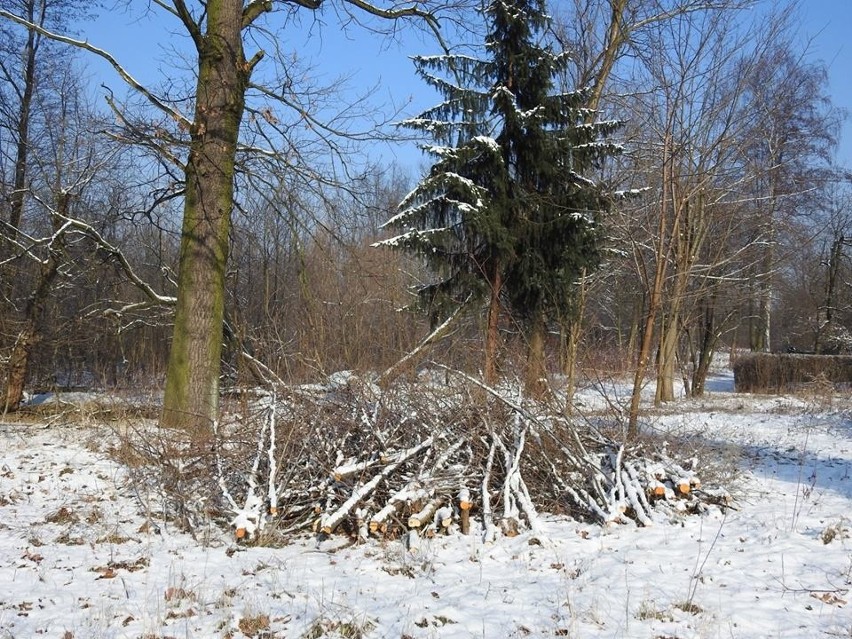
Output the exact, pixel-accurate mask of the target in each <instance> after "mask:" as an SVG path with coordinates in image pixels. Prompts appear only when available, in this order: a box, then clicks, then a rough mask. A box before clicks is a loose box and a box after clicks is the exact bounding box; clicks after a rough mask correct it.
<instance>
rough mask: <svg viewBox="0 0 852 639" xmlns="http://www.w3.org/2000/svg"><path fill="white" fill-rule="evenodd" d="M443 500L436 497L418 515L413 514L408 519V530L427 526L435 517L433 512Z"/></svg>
mask: <svg viewBox="0 0 852 639" xmlns="http://www.w3.org/2000/svg"><path fill="white" fill-rule="evenodd" d="M442 501H443V500H442V499H441V498H440V497H438V498H436V499H433V500H431V501H430V502H429V503H427V504H426V505H425V506H424V507H423V509H422V510H421V511H420V512H419V513H415V514H413V515H411V517H409V518H408V527H409V528H422V527H423V526H428V525H429V523H430V522H431V521H432V519H433V518H434V517H435V512H436V511H437V510H438V508H439V507H440V506H441V502H442Z"/></svg>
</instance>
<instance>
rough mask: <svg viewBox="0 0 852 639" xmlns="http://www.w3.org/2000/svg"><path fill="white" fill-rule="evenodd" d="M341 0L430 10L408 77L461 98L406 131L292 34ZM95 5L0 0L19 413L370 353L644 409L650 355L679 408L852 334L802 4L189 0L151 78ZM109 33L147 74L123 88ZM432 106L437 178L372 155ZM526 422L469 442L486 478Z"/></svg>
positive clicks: (3, 331)
mask: <svg viewBox="0 0 852 639" xmlns="http://www.w3.org/2000/svg"><path fill="white" fill-rule="evenodd" d="M474 4H475V3H474ZM327 5H328V6H329V7H330V6H332V5H333V8H334V11H335V12H336V13H335V15H334V16H330V15H327V16H326V18H327V19H340V20H341V21H342V23H347V24H348V23H349V22H353V23H356V24H357V23H362V24H363V25H364V28H367V29H372V30H374V31H375V32H376V37H377V38H378V37H406V34H408V35H410V34H411V33H413V32H415V31H416V32H419V33H421V34H424V33H425V34H427V35H428V36H429V38H430V40H429V41H430V42H431V45H430V46H431V50H429V49H427V50H425V51H424V52H423V56H422V57H419V58H417V59H416V60H415V65H414V67H413V68H412V75H414V74H415V72H417V73H419V75H420V76H421V78H422V80H424V81H425V82H426V83H427V84H428V85H430V86H432V87H435V88H437V89H438V91H439V92H440V93H441V95H443V96H444V97H445V98H446V101H445V102H443V103H442V104H440V105H438V106H436V107H435V108H434V109H430V110H429V111H427V112H425V113H422V114H416V115H414V116H412V117H409V118H408V119H407V120H405V121H404V122H403V124H404V126H403V127H402V128H400V127H393V126H391V121H392V120H394V118H395V117H396V114H395V113H394V112H392V111H390V110H389V111H388V112H387V113H379V114H378V115H377V113H376V111H375V107H374V105H373V103H372V102H370V101H369V100H367V99H366V98H364V100H363V101H362V100H361V99H360V98H353V97H352V96H353V95H367V94H368V93H369V92H368V90H367V89H366V88H362V89H363V90H361V91H360V92H359V91H358V90H357V89H358V88H357V87H356V88H355V89H356V91H355V92H354V93H353V92H352V88H351V87H349V88H347V87H344V86H343V85H342V84H338V83H334V84H330V85H328V86H322V85H321V84H319V83H320V82H321V78H320V74H319V73H318V72H314V73H315V75H311V74H312V71H311V67H310V64H311V62H308V63H307V64H305V68H301V67H300V64H302V63H301V62H299V61H298V60H296V58H294V57H292V56H290V52H289V50H288V42H287V41H286V38H285V37H284V35H285V34H286V33H287V29H288V28H296V26H297V25H298V20H299V19H300V18H299V16H301V15H303V14H307V15H310V12H319V11H322V10H323V9H324V8H327ZM91 10H92V9H91V8H90V5H89V3H87V2H82V1H80V0H0V49H2V63H0V74H1V75H0V195H1V196H2V197H0V207H2V208H0V213H2V215H0V218H2V219H0V278H2V279H0V285H2V295H0V367H2V369H3V374H2V379H3V395H2V398H3V399H2V402H3V412H4V414H5V413H8V412H10V411H15V410H18V409H20V408H22V407H26V405H27V402H26V394H25V391H26V392H30V393H32V392H39V391H44V390H60V389H70V388H86V389H101V388H108V389H119V390H133V391H140V390H142V391H146V392H151V393H156V392H158V391H160V390H164V399H163V404H162V413H161V417H160V423H161V425H162V426H164V427H177V428H180V429H183V430H185V431H186V432H187V433H189V434H191V436H193V437H196V438H199V439H205V438H209V437H211V436H213V434H214V431H215V429H216V427H217V423H218V421H219V419H220V414H221V409H220V397H221V394H222V390H223V389H225V390H229V391H231V390H235V389H249V388H258V387H261V388H264V389H266V390H267V391H272V390H274V391H276V392H280V391H281V389H282V388H289V387H292V386H294V385H298V384H305V383H310V382H324V381H325V380H327V379H328V377H329V375H331V374H332V373H335V372H336V371H342V370H346V371H355V372H356V373H357V374H358V375H359V376H360V377H362V378H363V379H376V380H378V381H379V382H380V385H381V386H383V387H385V388H387V387H388V386H390V385H392V384H393V383H394V382H399V383H406V384H407V383H408V382H409V381H411V380H414V379H417V374H418V373H424V371H432V372H435V371H438V374H439V375H447V376H449V375H450V374H451V373H452V374H456V373H458V374H461V375H463V376H464V377H465V379H466V380H468V381H472V382H473V383H475V384H476V383H479V384H481V386H482V389H484V390H482V389H480V390H481V394H482V397H486V396H487V395H488V393H489V392H490V390H491V389H493V388H495V387H499V386H500V385H503V384H506V385H510V386H511V385H515V384H517V385H518V386H519V387H522V388H523V389H524V394H525V396H526V397H528V398H536V399H539V400H541V401H548V400H549V399H550V398H553V397H558V398H560V400H559V401H560V402H562V406H563V407H564V408H565V412H566V413H570V403H571V402H570V398H571V394H572V392H573V389H574V387H575V386H576V385H577V384H579V383H583V382H584V381H588V380H600V379H606V378H611V377H616V376H625V375H626V376H630V377H631V378H632V379H633V380H634V381H633V385H634V392H633V395H632V401H631V403H630V405H629V406H625V407H624V415H625V417H626V424H627V429H626V430H627V433H628V435H629V436H631V437H634V436H637V435H638V434H639V430H640V428H639V418H640V411H641V406H640V391H641V389H642V388H643V386H644V385H645V384H646V380H647V379H649V378H655V379H656V400H655V401H656V403H657V404H661V403H665V402H669V401H672V400H673V399H674V398H675V394H676V392H675V389H676V387H677V386H679V385H681V384H682V386H683V387H684V388H685V389H686V393H687V394H688V395H693V396H699V395H701V394H702V393H703V392H704V390H705V385H706V380H707V374H708V371H709V369H710V364H711V362H712V360H713V357H714V355H715V354H717V353H719V352H720V351H723V352H725V354H726V355H727V354H728V353H734V352H736V351H737V350H738V349H747V350H750V351H757V352H768V351H778V350H786V349H788V348H795V349H798V350H799V351H807V352H814V353H820V354H848V353H849V352H850V350H852V333H850V329H852V312H851V311H852V288H851V287H850V285H849V283H850V281H851V280H850V256H849V251H848V248H849V244H850V242H849V239H848V238H849V237H850V235H852V227H850V224H852V217H850V206H849V204H850V190H849V181H850V173H849V171H848V169H846V168H844V167H838V166H836V165H835V164H834V162H833V157H834V151H835V148H836V144H837V136H838V134H839V128H840V124H841V122H842V119H843V116H844V114H843V113H841V112H839V111H838V110H837V109H836V108H835V107H834V106H833V105H832V103H831V100H830V98H829V96H828V94H827V80H826V68H825V63H824V62H823V61H821V60H819V59H816V58H814V56H812V55H811V54H810V52H809V51H808V46H807V42H805V41H803V40H802V36H801V34H800V33H798V32H797V30H796V25H797V17H796V16H797V14H796V8H795V5H794V4H792V3H790V4H785V3H772V4H770V3H763V2H757V1H752V0H719V1H715V2H706V1H704V0H701V1H698V0H666V1H665V2H655V3H648V2H644V1H643V0H608V1H607V2H593V1H588V0H571V1H570V2H569V1H566V2H559V3H554V4H553V6H551V7H545V6H544V4H543V3H542V2H536V1H521V0H516V1H514V2H509V1H508V0H506V1H505V2H500V1H498V2H493V3H490V4H489V5H488V6H487V8H486V9H485V10H482V11H479V10H477V7H476V6H472V5H471V6H468V5H467V4H466V3H465V2H463V1H459V2H453V1H452V0H449V1H446V2H442V1H439V0H430V1H429V2H420V3H416V4H412V5H411V6H400V5H396V4H393V5H387V6H385V5H384V4H382V3H378V4H367V3H363V2H360V1H357V2H356V1H355V0H339V1H336V2H332V0H325V1H324V0H294V1H293V2H269V1H258V0H254V1H250V2H244V1H241V0H209V1H208V2H206V3H195V2H189V1H185V0H172V1H171V2H166V1H165V0H162V1H157V2H154V3H151V7H150V11H151V12H152V13H156V14H162V15H161V16H160V18H159V19H162V20H163V21H164V22H167V23H168V24H169V25H170V28H172V29H177V30H181V32H182V33H185V34H186V35H187V37H188V38H189V40H190V41H191V43H192V46H193V48H194V52H193V53H194V55H195V57H194V60H193V64H194V65H195V66H193V67H192V68H191V69H189V70H187V69H183V68H180V69H178V68H175V69H174V72H175V74H174V75H172V76H169V77H164V78H163V79H162V83H161V84H157V85H147V86H143V85H141V84H139V83H138V82H136V80H134V79H133V78H131V77H130V76H129V75H127V74H126V73H125V72H124V71H123V69H122V68H121V60H117V59H114V58H113V57H112V55H111V54H110V53H109V52H105V51H102V50H100V49H97V48H96V47H95V40H94V39H93V38H91V39H90V38H88V37H87V34H86V32H85V29H86V27H85V24H86V23H85V18H86V16H87V13H88V12H89V11H91ZM548 10H549V11H548ZM548 13H549V14H550V15H552V19H548V18H547V17H546V15H547V14H548ZM518 16H521V17H520V18H519V17H518ZM294 25H296V26H294ZM350 27H351V25H350ZM75 34H76V35H75ZM387 54H388V55H393V53H392V52H391V51H388V53H387ZM432 54H435V55H432ZM90 56H97V57H99V58H101V59H106V60H107V61H108V62H109V63H110V64H111V65H113V66H114V67H115V68H116V69H118V70H119V72H120V73H122V74H123V78H124V80H125V82H126V86H125V87H123V88H121V89H119V88H118V87H114V88H112V89H107V90H105V91H104V90H99V91H98V93H99V94H100V95H102V97H104V98H105V106H104V103H101V102H100V101H97V102H93V101H92V97H91V96H92V90H91V87H89V86H88V85H87V82H88V80H87V77H86V72H85V64H86V60H87V59H89V57H90ZM412 133H413V134H414V135H416V136H417V137H418V139H419V140H420V141H421V142H422V143H423V144H424V145H425V146H424V149H425V150H426V151H427V153H426V156H425V157H426V162H427V163H431V164H429V166H428V168H427V169H426V170H425V173H424V175H408V174H406V173H405V172H404V171H402V170H401V169H400V168H399V167H396V166H393V165H386V164H384V163H383V162H382V161H380V160H378V159H377V157H378V156H377V155H371V153H372V152H373V151H372V150H373V149H374V148H375V146H374V145H375V143H376V142H377V141H383V142H384V143H387V142H388V141H392V140H393V139H394V136H399V138H400V139H402V137H410V136H411V135H412ZM442 371H443V372H442ZM478 392H479V391H478ZM514 410H515V408H511V410H509V412H512V411H514ZM518 410H520V409H518ZM516 414H518V415H522V414H523V413H522V412H516ZM523 419H526V417H524V418H523ZM533 421H534V420H533ZM531 423H532V422H531ZM563 427H564V428H566V429H568V427H567V426H565V425H564V424H562V422H559V426H558V428H559V429H562V428H563ZM504 428H505V429H508V430H506V433H507V435H506V437H505V438H501V435H500V434H499V433H500V432H502V431H501V429H504ZM529 428H530V425H529V424H527V425H525V426H520V425H518V424H514V425H511V422H510V421H507V422H506V423H504V424H501V425H500V426H499V427H498V426H495V427H494V428H493V429H492V428H491V427H490V426H489V428H487V429H485V431H483V434H482V438H481V439H477V443H476V445H475V446H474V448H473V449H472V450H468V453H469V455H470V458H471V459H472V458H474V457H476V458H477V459H478V460H480V461H481V464H480V466H479V468H480V470H481V471H482V473H483V474H482V475H477V481H480V482H481V481H485V482H486V489H485V490H483V498H484V499H487V497H486V496H487V494H488V490H487V482H488V476H489V470H490V468H491V465H492V463H493V458H494V455H495V454H498V457H499V453H501V452H502V453H503V455H504V457H505V467H504V468H503V471H502V472H504V474H505V476H506V479H505V482H506V484H505V485H506V486H508V485H509V483H510V480H511V475H512V468H514V467H516V466H518V464H519V461H518V459H520V455H521V451H522V450H523V443H522V442H521V443H520V444H519V443H518V441H517V437H519V436H520V433H524V436H525V433H526V432H527V430H528V429H529ZM513 429H514V430H513ZM568 430H570V429H568ZM560 432H561V431H560ZM566 432H567V431H566ZM512 433H514V434H512ZM566 437H567V436H566ZM489 438H490V439H489ZM513 438H514V443H513V444H512V445H513V446H515V448H512V447H511V446H508V447H507V445H505V444H504V442H510V441H513ZM403 440H404V441H403ZM489 441H490V442H491V443H490V444H487V442H489ZM555 441H556V440H555ZM579 441H580V440H579V438H578V440H577V442H578V443H579ZM601 441H602V440H601ZM382 445H384V444H382ZM482 445H486V446H488V445H490V447H491V448H490V450H489V449H488V448H487V447H486V448H485V449H483V450H479V449H478V448H477V447H478V446H482ZM542 445H543V444H542ZM584 445H585V444H584ZM607 445H609V443H608V444H607ZM417 446H423V449H422V450H426V449H430V450H431V449H432V444H431V442H430V443H428V444H427V443H426V442H425V440H424V441H423V442H419V443H418V442H417V441H409V439H408V438H403V439H401V440H400V441H398V442H397V443H396V445H395V446H391V447H390V448H391V449H392V450H395V451H396V452H395V454H399V455H402V454H403V452H404V451H411V454H412V455H414V454H415V452H416V451H419V450H421V449H418V448H417ZM545 448H546V446H545ZM415 449H416V451H415ZM613 450H618V447H617V446H616V448H615V449H613ZM314 452H317V451H314ZM437 452H438V453H440V451H437ZM444 452H447V451H444ZM546 452H547V451H546V450H545V451H544V452H543V454H544V453H546ZM325 453H327V454H328V455H329V456H330V457H329V459H328V460H325V462H323V463H332V459H331V455H332V451H325ZM270 454H271V453H270ZM447 454H448V455H449V453H447ZM566 454H567V453H566ZM572 454H574V453H572ZM513 455H517V459H515V462H514V464H515V466H513V462H512V461H511V460H512V459H513ZM545 458H547V459H549V458H548V457H545ZM440 459H441V458H440V456H439V458H438V460H437V461H436V460H433V462H434V463H435V464H438V462H439V461H440ZM448 459H449V458H448ZM402 461H403V460H402V458H400V463H402ZM445 461H446V460H445ZM577 463H578V464H579V466H583V464H584V463H585V462H584V461H583V460H582V456H581V458H580V459H578V462H577ZM615 463H616V469H618V468H620V467H621V466H620V464H622V463H624V464H626V466H625V468H630V466H629V463H628V462H626V461H623V460H622V459H621V456H620V453H619V454H618V460H617V461H616V462H615ZM439 466H440V465H439V464H438V465H436V466H435V468H434V470H435V472H438V471H440V470H441V469H440V467H439ZM270 472H272V471H270ZM389 472H390V471H389ZM518 472H519V471H518ZM619 472H620V471H618V470H616V471H615V476H614V477H616V479H617V481H619V482H620V481H621V479H620V475H619ZM625 472H627V471H625ZM483 476H484V477H485V479H484V480H483ZM518 477H520V475H518ZM601 477H602V476H601ZM599 479H600V477H599V476H598V475H595V478H594V479H593V481H592V483H593V484H594V485H596V486H597V487H598V488H600V485H599V484H598V483H596V482H598V481H599ZM611 479H612V478H611ZM616 479H612V480H613V481H616ZM304 481H305V490H309V491H310V490H313V488H310V486H312V485H313V484H311V482H310V481H309V480H308V479H307V478H306V479H305V480H304ZM601 481H603V480H601ZM607 481H609V479H607ZM514 486H515V488H513V490H515V491H516V492H515V493H513V494H514V495H515V497H518V498H519V499H520V498H521V497H522V496H523V494H524V492H525V490H526V488H524V487H523V485H521V487H520V488H519V487H518V485H517V484H514ZM563 488H565V487H564V486H563ZM405 489H406V487H405V486H404V485H402V486H400V487H399V490H401V491H404V490H405ZM447 490H449V488H448V489H447ZM453 490H457V488H454V489H453ZM508 490H509V489H508V488H506V491H507V495H508ZM590 490H591V489H590ZM624 490H625V489H624V488H623V487H622V491H624ZM593 492H594V491H592V492H590V493H589V494H592V495H593ZM604 492H606V491H604ZM627 492H629V490H628V491H627ZM602 494H603V493H602ZM387 499H388V500H389V501H388V502H387V504H388V505H390V504H393V503H394V501H393V500H394V497H393V495H392V494H388V496H387ZM512 499H514V497H512ZM596 499H597V498H595V497H594V496H592V497H588V498H587V497H583V496H582V495H580V496H578V497H577V499H576V500H575V501H576V502H578V503H579V504H581V505H584V507H586V508H588V509H589V510H590V511H593V512H597V510H596V509H598V510H600V512H601V514H603V509H605V507H606V506H607V504H608V502H607V501H606V499H603V501H596ZM643 499H644V498H643ZM463 501H464V500H463ZM521 502H523V500H521ZM631 503H632V508H633V510H632V512H634V514H635V511H636V510H637V509H638V508H640V505H641V504H643V503H644V501H643V500H636V499H634V500H633V501H632V502H631ZM430 504H431V506H433V511H437V510H438V509H439V508H440V506H441V503H440V502H439V501H435V502H432V501H429V502H427V505H430ZM480 505H482V504H480ZM610 505H611V504H610ZM521 506H522V508H523V507H524V505H523V503H522V505H521ZM529 507H531V505H530V506H529ZM310 510H311V509H310V508H307V507H306V510H305V511H304V512H305V513H307V512H309V511H310ZM463 510H465V511H466V509H463ZM299 513H300V514H299V516H300V517H301V516H302V511H301V510H300V511H299ZM344 514H346V515H347V516H348V515H349V514H350V513H349V511H347V512H346V513H344ZM416 515H417V513H412V514H411V516H412V517H415V519H416ZM427 515H429V516H434V515H435V512H430V513H427ZM640 515H641V513H640ZM332 516H334V513H333V512H332V513H326V514H325V515H324V517H332ZM527 519H532V518H531V517H529V516H528V517H527ZM326 523H328V522H327V521H326ZM372 523H376V525H377V526H380V525H381V519H375V518H374V519H373V520H371V524H372ZM323 525H325V524H323ZM412 525H413V526H414V527H417V525H414V524H412ZM328 526H329V527H330V528H334V526H332V525H331V524H328Z"/></svg>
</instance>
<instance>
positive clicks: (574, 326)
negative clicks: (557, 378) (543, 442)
mask: <svg viewBox="0 0 852 639" xmlns="http://www.w3.org/2000/svg"><path fill="white" fill-rule="evenodd" d="M587 295H588V288H587V286H586V269H583V271H582V273H581V274H580V291H579V295H578V298H577V314H576V315H575V316H574V317H572V318H571V319H570V320H569V321H568V328H567V330H566V333H567V335H566V338H565V352H564V354H563V362H562V372H563V373H564V375H565V409H566V411H568V412H570V411H571V405H572V402H573V400H574V392H575V391H576V390H577V351H578V349H579V347H580V337H581V334H582V331H583V313H584V312H585V310H586V297H587Z"/></svg>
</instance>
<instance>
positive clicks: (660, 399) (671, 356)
mask: <svg viewBox="0 0 852 639" xmlns="http://www.w3.org/2000/svg"><path fill="white" fill-rule="evenodd" d="M679 337H680V327H679V326H678V315H677V314H676V313H675V314H670V315H669V316H668V317H667V318H666V319H665V320H664V321H663V325H662V326H661V327H660V351H659V354H658V358H659V359H658V362H657V391H656V395H655V397H654V404H655V405H656V406H659V405H660V404H662V403H664V402H672V401H674V398H675V394H674V378H675V369H676V368H677V343H678V340H679Z"/></svg>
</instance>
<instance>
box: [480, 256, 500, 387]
mask: <svg viewBox="0 0 852 639" xmlns="http://www.w3.org/2000/svg"><path fill="white" fill-rule="evenodd" d="M502 285H503V281H502V274H501V272H500V268H499V265H497V264H496V260H495V265H494V268H493V272H492V274H491V298H490V301H489V303H488V326H487V327H486V333H485V371H484V376H485V383H486V384H487V385H488V386H493V385H494V384H495V383H496V382H497V351H498V349H499V346H500V333H499V328H500V288H501V287H502Z"/></svg>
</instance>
